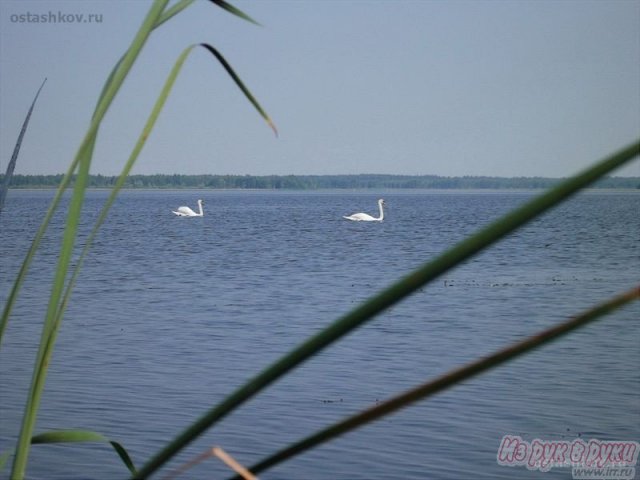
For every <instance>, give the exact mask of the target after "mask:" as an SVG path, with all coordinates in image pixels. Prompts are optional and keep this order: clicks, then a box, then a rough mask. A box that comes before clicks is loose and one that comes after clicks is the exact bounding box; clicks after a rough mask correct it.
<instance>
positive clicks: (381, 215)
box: [378, 202, 384, 221]
mask: <svg viewBox="0 0 640 480" xmlns="http://www.w3.org/2000/svg"><path fill="white" fill-rule="evenodd" d="M378 208H379V209H380V216H379V217H378V220H380V221H382V220H383V219H384V210H383V209H382V202H378Z"/></svg>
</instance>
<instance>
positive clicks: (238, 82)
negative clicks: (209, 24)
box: [200, 43, 278, 137]
mask: <svg viewBox="0 0 640 480" xmlns="http://www.w3.org/2000/svg"><path fill="white" fill-rule="evenodd" d="M200 45H201V46H203V47H204V48H206V49H207V50H209V52H211V54H212V55H213V56H214V57H216V58H217V59H218V61H219V62H220V63H221V64H222V66H223V67H224V69H225V70H226V71H227V73H228V74H229V75H230V76H231V78H233V81H234V82H236V85H237V86H238V88H240V90H242V93H244V95H245V97H247V99H248V100H249V101H250V102H251V104H252V105H253V106H254V107H255V109H256V110H257V111H258V113H260V115H261V116H262V118H264V120H265V122H267V125H269V127H271V130H273V133H274V134H275V135H276V137H277V136H278V130H277V128H276V126H275V124H274V123H273V122H272V121H271V118H269V115H267V112H265V111H264V109H263V108H262V107H261V106H260V104H259V103H258V101H257V100H256V99H255V98H254V96H253V95H252V94H251V92H250V91H249V89H248V88H247V87H245V86H244V83H242V80H240V77H238V75H236V72H234V71H233V68H231V65H229V63H228V62H227V61H226V60H225V58H224V57H223V56H222V55H221V54H220V52H218V50H216V49H215V48H213V47H212V46H211V45H208V44H206V43H201V44H200Z"/></svg>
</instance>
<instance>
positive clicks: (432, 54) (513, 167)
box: [0, 0, 640, 177]
mask: <svg viewBox="0 0 640 480" xmlns="http://www.w3.org/2000/svg"><path fill="white" fill-rule="evenodd" d="M231 2H232V3H233V4H234V5H236V6H238V7H239V8H241V9H243V10H244V11H246V12H247V13H248V14H250V15H251V16H253V17H254V18H255V19H256V20H258V21H259V22H260V23H261V24H262V25H263V26H262V27H257V26H254V25H252V24H250V23H248V22H245V21H242V20H240V19H238V18H236V17H233V16H231V15H229V14H228V13H226V12H224V11H222V10H221V9H219V8H218V7H216V6H214V5H213V4H211V3H210V2H208V1H205V0H198V1H197V2H196V3H195V4H194V5H193V6H192V7H190V8H189V9H188V10H186V11H185V12H183V13H182V14H180V15H179V16H177V17H175V18H174V19H172V20H171V21H170V22H168V23H166V24H165V25H164V26H162V27H161V28H159V29H158V30H156V31H155V32H154V33H153V35H152V38H151V39H150V42H149V43H148V45H147V47H146V49H145V50H144V51H143V52H142V56H141V57H140V58H139V60H138V62H137V63H136V65H135V66H134V69H133V71H132V75H131V76H130V78H129V79H128V80H127V82H126V84H125V85H124V88H123V89H122V91H121V92H120V94H119V96H118V97H117V99H116V103H115V104H114V106H113V108H112V109H111V110H110V111H109V113H108V115H107V117H106V120H105V123H104V127H103V128H102V130H101V132H100V136H99V141H98V144H97V147H96V153H95V159H94V164H93V168H92V172H93V173H102V174H108V175H113V174H117V173H118V172H119V171H120V170H121V168H122V165H123V164H124V161H125V159H126V158H127V156H128V155H129V152H130V150H131V148H132V146H133V144H134V142H135V139H136V138H137V135H138V134H139V132H140V129H141V128H142V125H143V124H144V122H145V121H146V118H147V115H148V114H149V112H150V110H151V106H152V104H153V102H154V101H155V98H156V96H157V94H158V92H159V90H160V88H161V86H162V84H163V83H164V80H165V78H166V75H167V74H168V72H169V70H170V68H171V66H172V65H173V63H174V61H175V60H176V58H177V56H178V55H179V53H180V52H181V51H182V49H183V48H185V47H186V46H188V45H189V44H192V43H200V42H208V43H210V44H212V45H214V46H215V47H217V48H218V49H219V50H220V51H221V52H222V53H223V54H224V55H225V56H226V57H227V59H228V60H229V62H230V63H231V64H232V65H233V66H234V68H235V69H236V71H237V72H238V73H239V75H240V76H241V77H242V79H243V80H244V81H245V83H246V84H247V86H248V87H249V88H250V89H251V90H252V91H253V92H254V93H255V95H256V97H257V98H258V99H259V101H260V102H261V103H262V105H263V106H264V107H265V109H266V110H267V111H268V112H269V114H270V115H271V117H272V118H273V120H274V121H275V123H276V124H277V126H278V129H279V132H280V136H279V138H275V137H274V135H273V134H272V133H271V131H270V129H269V128H268V127H267V126H266V125H265V124H264V122H263V121H262V119H261V118H260V117H259V116H258V115H257V114H256V113H255V111H254V110H253V109H252V107H251V106H250V105H249V103H248V102H247V101H246V100H245V99H244V98H243V97H242V95H241V93H240V92H239V91H238V90H237V88H236V87H235V86H234V85H233V84H232V82H231V80H230V79H229V78H228V77H227V76H226V74H225V73H224V72H223V70H222V68H221V67H220V66H219V65H218V64H217V63H216V62H215V61H214V60H213V57H212V56H211V55H210V54H209V53H208V52H206V51H205V50H203V49H198V50H196V51H194V52H193V53H192V55H191V57H190V58H189V59H188V60H187V63H186V65H185V68H184V69H183V70H182V73H181V76H180V78H179V80H178V82H177V84H176V88H175V89H174V92H173V94H172V96H171V98H170V100H169V102H168V103H167V106H166V108H165V110H164V111H163V113H162V116H161V118H160V120H159V122H158V124H157V127H156V129H155V130H154V132H153V134H152V135H151V137H150V138H149V141H148V144H147V146H146V147H145V150H144V151H143V153H142V155H141V157H140V160H139V163H138V165H137V166H136V168H135V173H182V174H198V173H212V174H255V175H264V174H353V173H397V174H435V175H446V176H457V175H498V176H553V177H557V176H566V175H570V174H572V173H574V172H576V171H578V170H581V169H583V168H585V167H586V166H587V165H589V164H591V163H593V162H594V161H596V160H598V159H599V158H601V157H602V156H603V155H606V154H608V153H610V152H612V151H614V150H616V149H618V148H619V147H622V146H625V145H627V144H628V143H630V142H631V141H633V140H635V139H636V138H637V137H638V136H640V1H637V0H602V1H589V0H584V1H582V0H581V1H570V0H535V1H527V0H501V1H489V0H474V1H462V0H460V1H455V0H441V1H438V0H414V1H410V0H259V1H258V0H253V1H240V0H231ZM149 5H150V2H147V1H142V0H135V1H133V0H115V1H114V0H110V1H83V2H80V1H65V0H51V1H46V2H45V1H29V0H26V1H25V0H19V1H17V0H0V41H1V43H0V147H1V152H0V154H1V156H0V169H1V170H2V171H4V170H5V169H6V166H7V163H8V161H9V158H10V157H11V152H12V150H13V146H14V144H15V141H16V138H17V135H18V132H19V129H20V126H21V123H22V121H23V119H24V116H25V114H26V112H27V109H28V107H29V104H30V102H31V100H32V98H33V96H34V95H35V92H36V90H37V88H38V86H39V85H40V83H41V82H42V80H43V79H44V77H48V81H47V84H46V86H45V88H44V89H43V91H42V94H41V96H40V99H39V101H38V104H37V106H36V109H35V112H34V115H33V117H32V121H31V125H30V128H29V131H28V132H27V136H26V139H25V143H24V144H23V148H22V151H21V156H20V158H19V161H18V166H17V169H16V173H27V174H36V173H61V172H64V171H65V170H66V169H67V166H68V164H69V162H70V161H71V159H72V157H73V155H74V153H75V151H76V148H77V146H78V144H79V141H80V139H81V137H82V136H83V134H84V133H85V131H86V127H87V124H88V120H89V118H90V115H91V112H92V109H93V107H94V104H95V101H96V99H97V97H98V94H99V92H100V90H101V88H102V86H103V84H104V81H105V80H106V77H107V75H108V73H109V71H110V70H111V68H112V66H113V65H114V63H115V62H116V61H117V59H118V58H119V57H120V55H121V54H122V53H123V52H124V51H125V49H126V47H127V45H128V44H129V42H130V40H131V39H132V37H133V35H134V33H135V31H136V30H137V28H138V26H139V25H140V23H141V21H142V19H143V17H144V15H145V13H146V11H147V9H148V7H149ZM28 13H30V14H32V15H35V14H37V15H47V16H48V15H49V14H50V13H51V15H53V16H54V17H56V18H59V15H63V16H68V15H77V14H82V15H84V16H85V17H84V18H85V19H86V18H88V15H89V14H93V15H100V16H101V20H102V21H101V23H95V22H94V23H70V22H66V23H60V22H57V23H26V22H25V23H21V22H20V21H19V20H20V18H21V17H19V16H20V15H25V14H28ZM52 18H53V17H52ZM94 19H95V17H94ZM616 174H625V175H640V161H638V160H636V161H635V162H634V163H633V164H632V165H630V166H629V167H627V168H625V169H624V170H622V171H618V172H616Z"/></svg>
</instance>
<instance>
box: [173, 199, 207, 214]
mask: <svg viewBox="0 0 640 480" xmlns="http://www.w3.org/2000/svg"><path fill="white" fill-rule="evenodd" d="M203 204H204V201H203V200H198V208H199V209H200V211H199V212H198V213H196V212H194V211H193V210H191V209H190V208H189V207H180V208H178V210H171V211H172V212H173V213H175V214H176V215H178V216H179V217H202V216H203V215H204V212H203V211H202V205H203Z"/></svg>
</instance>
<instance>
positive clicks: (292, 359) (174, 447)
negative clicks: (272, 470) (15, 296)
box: [139, 140, 640, 478]
mask: <svg viewBox="0 0 640 480" xmlns="http://www.w3.org/2000/svg"><path fill="white" fill-rule="evenodd" d="M639 154H640V140H637V141H635V142H634V143H633V144H631V145H629V146H627V147H625V148H623V149H621V150H620V151H618V152H616V153H614V154H612V155H611V156H609V157H607V158H605V159H604V160H602V161H601V162H598V163H596V164H595V165H594V166H592V167H590V168H588V169H587V170H585V171H584V172H582V173H580V174H577V175H575V176H574V177H571V178H569V179H567V180H565V181H563V182H562V183H560V184H558V185H557V186H555V187H554V188H552V189H550V190H548V191H547V192H545V193H543V194H542V195H539V196H538V197H536V198H534V199H533V200H531V201H529V202H528V203H526V204H525V205H524V206H522V207H520V208H517V209H515V210H513V211H512V212H510V213H508V214H506V215H505V216H503V217H502V218H500V219H499V220H497V221H496V222H494V223H492V224H490V225H489V226H487V227H485V228H483V229H481V230H480V231H478V232H477V233H475V234H473V235H471V236H470V237H468V238H467V239H465V240H464V241H462V242H460V243H458V244H457V245H455V246H453V247H452V248H451V249H449V250H447V251H446V252H445V253H443V254H442V255H440V256H438V257H436V258H435V259H434V260H433V261H431V262H428V263H426V264H424V265H423V266H422V267H420V268H418V269H417V270H415V271H414V272H412V273H411V274H409V275H408V276H406V277H405V278H403V279H401V280H400V281H399V282H397V283H395V284H393V285H391V286H390V287H389V288H387V289H386V290H384V291H382V292H381V293H379V294H378V295H376V296H375V297H373V298H371V299H370V300H368V301H366V302H365V303H363V304H361V305H360V306H358V307H356V308H355V309H354V310H352V311H351V312H349V313H348V314H347V315H345V316H344V317H342V318H340V319H338V320H336V321H335V322H334V323H332V324H331V325H329V326H328V327H327V328H325V329H324V330H322V331H321V332H319V333H318V334H316V335H314V336H313V337H311V338H309V339H308V340H307V341H305V342H303V343H302V344H301V345H299V346H298V347H296V348H294V349H293V350H292V351H291V352H289V353H288V354H286V355H284V356H283V357H281V358H280V359H278V360H277V361H275V362H274V363H272V364H271V365H270V366H268V367H267V368H266V369H265V370H263V371H262V372H260V373H259V374H258V375H256V376H255V377H253V378H251V379H250V380H249V381H248V382H246V383H245V384H244V385H242V386H241V387H239V388H238V389H237V390H235V391H234V392H233V393H231V394H230V395H229V396H228V397H227V398H225V399H224V400H223V401H222V402H220V403H219V404H218V405H216V406H214V407H213V408H212V409H210V410H209V411H208V412H206V413H205V414H204V415H203V416H202V417H200V418H199V419H198V420H197V421H195V422H194V423H193V424H191V425H190V426H189V427H188V428H186V429H185V430H184V431H183V432H182V433H181V434H179V435H178V436H177V437H176V438H175V439H174V440H173V441H172V442H171V443H170V444H168V445H167V446H166V447H164V448H163V449H162V450H161V451H159V452H158V453H157V454H156V455H155V456H154V457H152V458H151V459H150V460H149V461H148V462H147V463H146V464H145V465H143V466H142V467H141V469H140V472H139V475H140V478H146V477H148V476H149V475H151V474H152V473H154V472H155V471H156V470H157V469H158V468H160V467H161V466H162V465H164V464H165V463H166V462H168V461H169V460H170V459H171V458H172V457H173V456H174V455H175V454H177V453H178V452H179V451H181V450H182V449H183V448H185V447H186V446H187V445H189V444H190V443H191V442H192V441H193V440H195V439H196V438H197V437H198V436H200V435H201V434H202V433H204V432H205V431H206V430H207V429H208V428H210V427H211V426H213V425H214V424H215V423H216V422H218V421H219V420H220V419H222V418H224V417H225V416H226V415H228V414H229V413H230V412H232V411H233V410H234V409H236V408H237V407H239V406H240V405H242V404H243V403H244V402H245V401H247V400H248V399H250V398H251V397H253V396H254V395H256V394H257V393H258V392H260V391H261V390H262V389H264V388H266V387H267V386H268V385H270V384H271V383H272V382H274V381H275V380H277V379H278V378H280V377H281V376H283V375H285V374H286V373H287V372H289V371H291V370H292V369H294V368H295V367H297V366H298V365H300V364H301V363H303V362H304V361H306V360H308V359H309V358H311V357H312V356H313V355H315V354H316V353H318V352H320V351H321V350H323V349H324V348H325V347H327V346H328V345H330V344H331V343H333V342H334V341H336V340H338V339H339V338H341V337H343V336H344V335H346V334H348V333H349V332H351V331H352V330H354V329H356V328H358V327H360V326H361V325H363V324H364V323H366V322H367V321H369V320H371V319H372V318H373V317H374V316H375V315H377V314H379V313H381V312H382V311H384V310H385V309H387V308H389V307H390V306H392V305H393V304H395V303H397V302H399V301H401V300H402V299H404V298H406V297H407V296H409V295H410V294H412V293H413V292H415V291H416V290H418V289H419V288H421V287H423V286H425V285H426V284H428V283H429V282H431V281H432V280H434V279H435V278H437V277H439V276H440V275H442V274H443V273H445V272H446V271H447V270H449V269H451V268H454V267H455V266H456V265H458V264H460V263H462V262H464V261H465V260H468V259H469V258H471V257H472V256H474V255H476V254H477V253H479V252H480V251H482V250H483V249H485V248H486V247H488V246H490V245H491V244H493V243H495V242H497V241H498V240H500V239H502V238H504V237H506V236H507V235H508V234H510V233H512V232H513V231H514V230H516V229H517V228H519V227H521V226H523V225H525V224H526V223H528V222H529V221H531V220H532V219H534V218H535V217H537V216H539V215H541V214H542V213H544V212H546V211H548V210H549V209H551V208H553V207H554V206H556V205H558V204H559V203H560V202H562V201H563V200H565V199H567V198H568V197H570V196H571V195H573V194H574V193H576V192H577V191H578V190H580V189H582V188H584V187H586V186H588V185H590V184H591V183H593V182H594V181H596V180H597V179H598V178H600V177H602V176H604V175H606V174H607V173H609V172H611V171H612V170H614V169H616V168H618V167H620V166H622V165H624V164H625V163H627V162H629V161H631V160H632V159H633V158H634V157H636V156H637V155H639Z"/></svg>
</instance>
